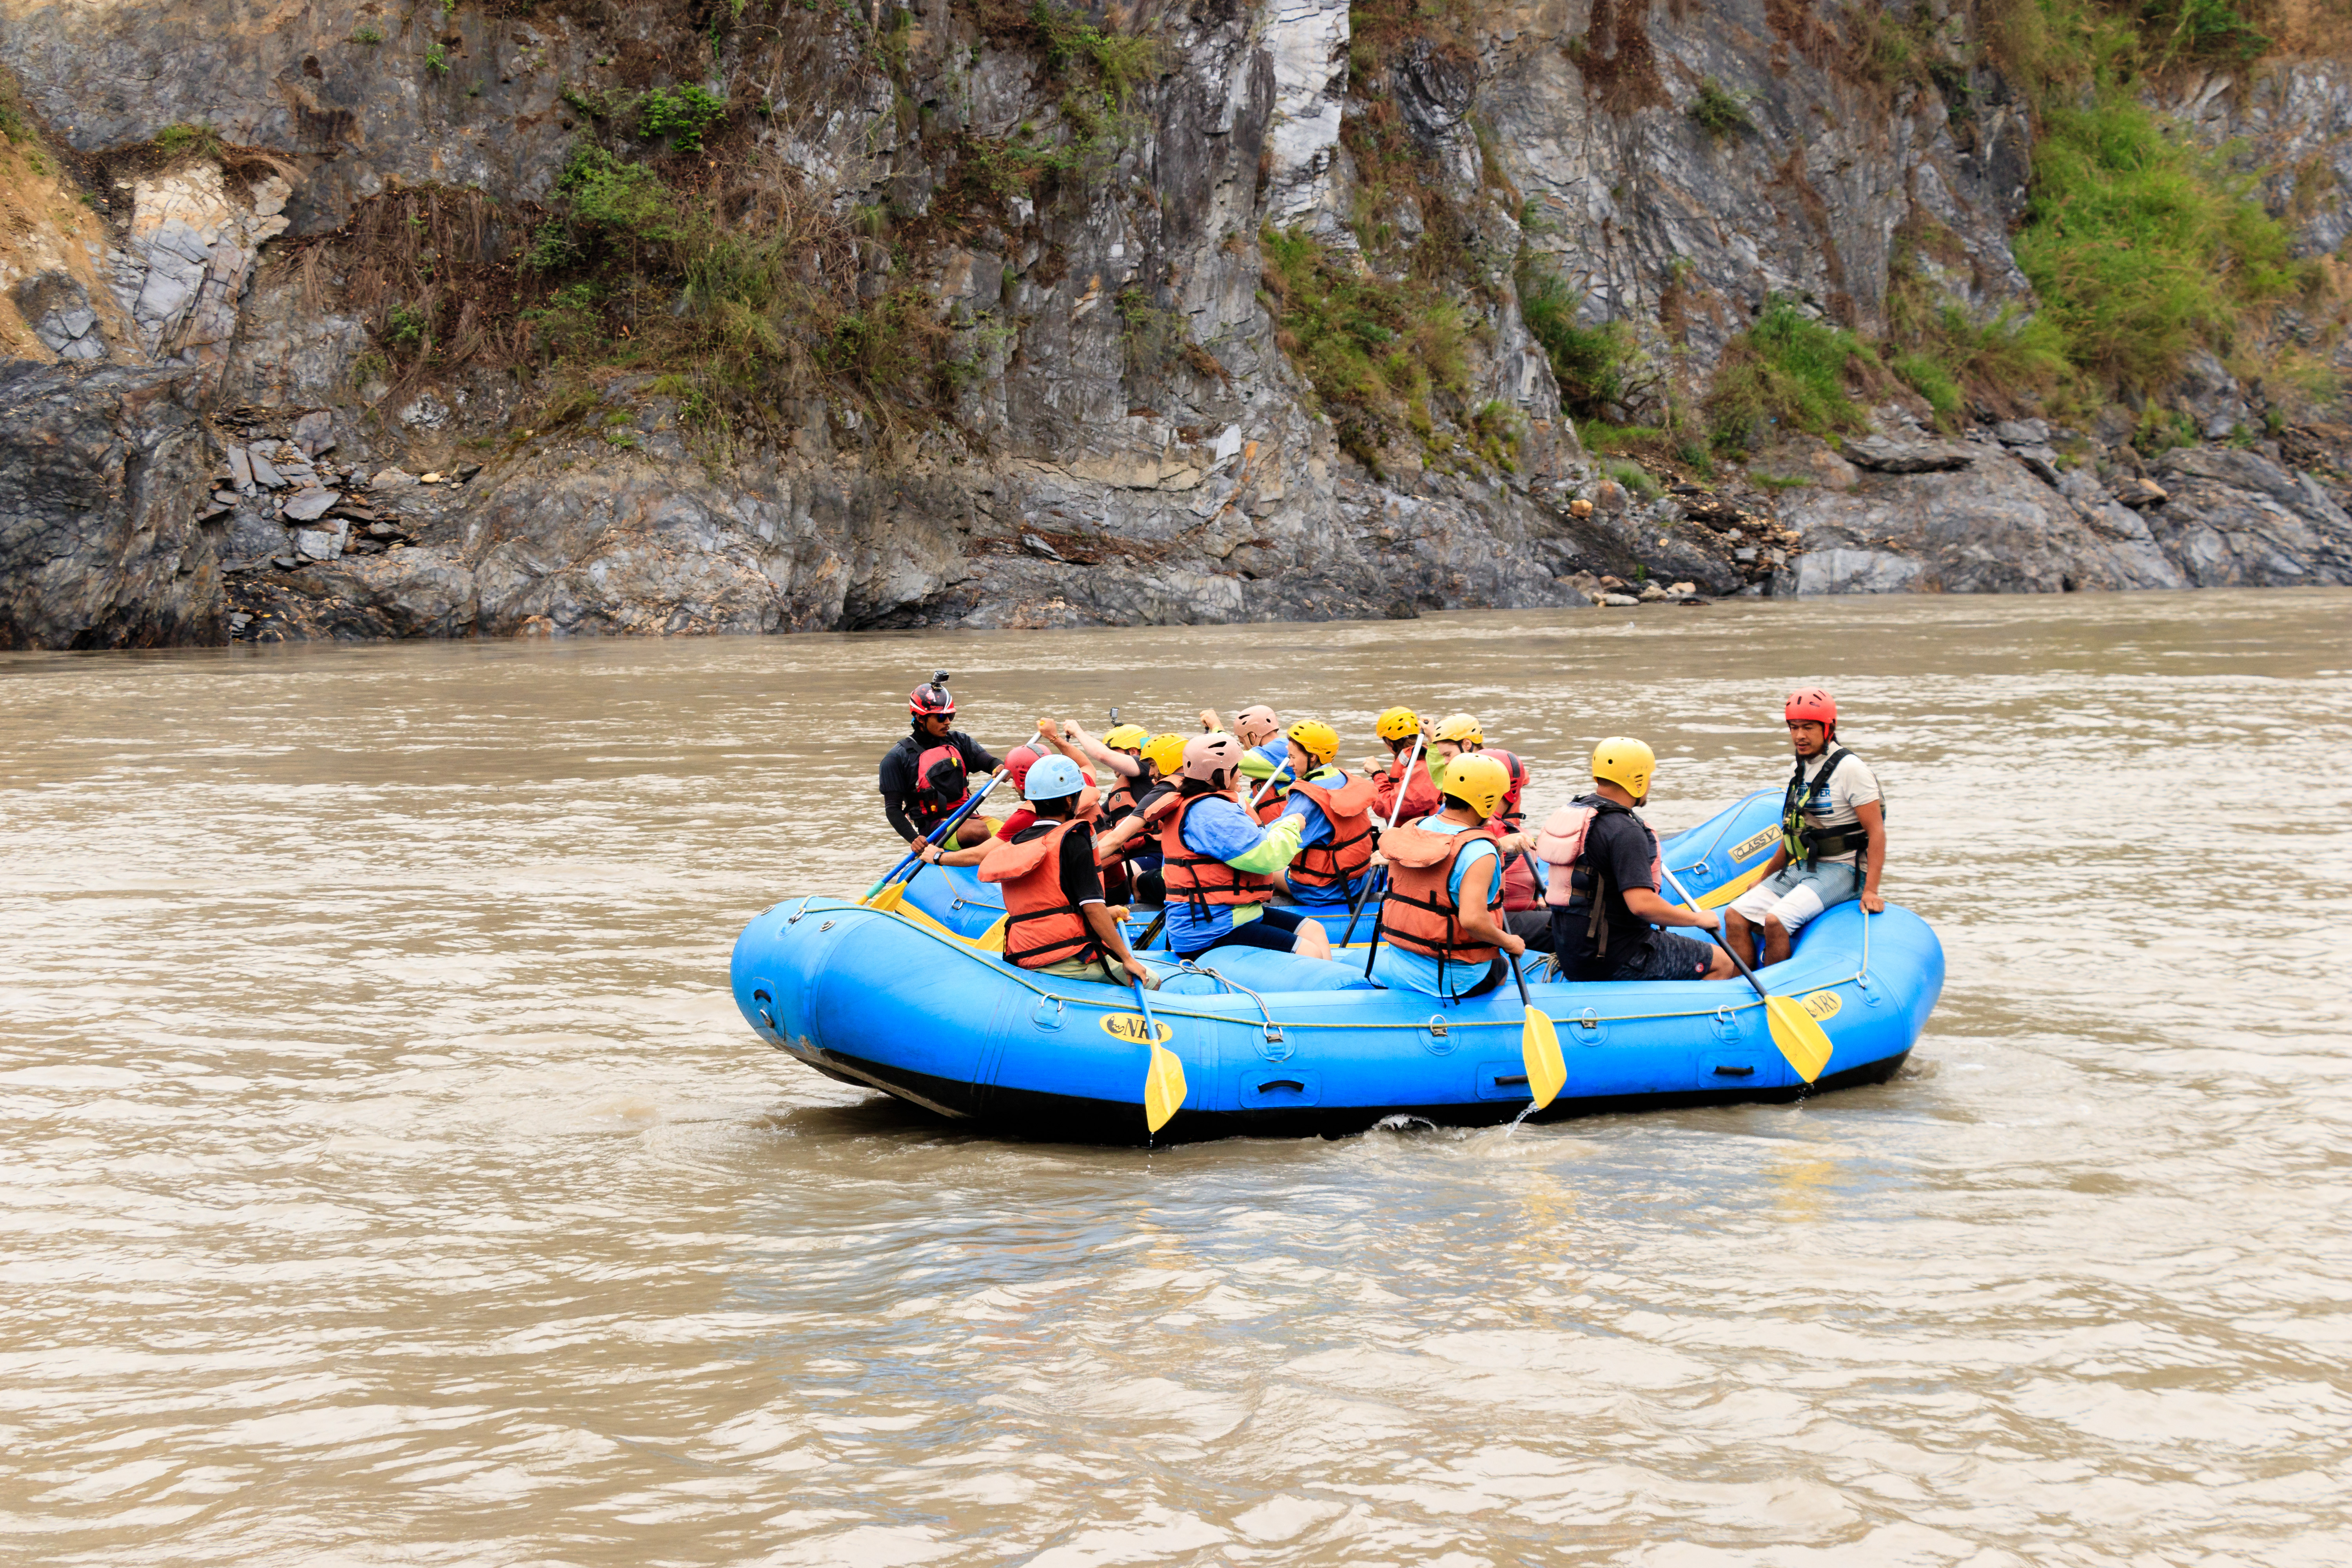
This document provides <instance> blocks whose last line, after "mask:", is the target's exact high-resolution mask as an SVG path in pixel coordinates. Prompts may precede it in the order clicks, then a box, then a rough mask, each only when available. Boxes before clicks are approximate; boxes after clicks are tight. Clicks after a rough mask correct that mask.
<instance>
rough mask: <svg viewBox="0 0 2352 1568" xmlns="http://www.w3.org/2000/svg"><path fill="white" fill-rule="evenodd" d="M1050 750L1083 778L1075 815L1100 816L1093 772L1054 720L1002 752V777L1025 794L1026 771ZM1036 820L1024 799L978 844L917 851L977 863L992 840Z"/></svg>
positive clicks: (1016, 833)
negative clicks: (1074, 768) (1018, 743)
mask: <svg viewBox="0 0 2352 1568" xmlns="http://www.w3.org/2000/svg"><path fill="white" fill-rule="evenodd" d="M1053 752H1059V753H1060V754H1061V757H1062V759H1063V760H1064V761H1066V762H1068V763H1070V764H1071V766H1073V767H1076V769H1077V770H1078V776H1079V778H1080V779H1082V780H1083V781H1084V783H1083V784H1082V786H1081V787H1082V788H1083V789H1084V791H1085V792H1086V793H1085V794H1084V795H1082V796H1081V797H1080V799H1079V801H1078V814H1079V815H1080V816H1084V817H1085V818H1086V819H1087V821H1088V822H1092V821H1094V820H1095V818H1096V817H1097V816H1098V815H1099V813H1100V810H1101V805H1102V797H1101V796H1100V795H1097V794H1096V793H1095V792H1094V791H1095V775H1094V773H1093V771H1092V770H1091V769H1089V768H1087V766H1086V765H1085V763H1083V762H1082V761H1081V760H1080V758H1079V754H1078V752H1077V751H1076V748H1074V747H1073V746H1071V745H1070V743H1069V742H1067V741H1065V740H1064V739H1063V738H1062V732H1061V729H1060V727H1059V726H1058V725H1056V724H1055V721H1053V720H1051V719H1040V720H1038V721H1037V734H1036V738H1035V739H1034V740H1029V741H1024V742H1022V743H1021V744H1020V745H1017V746H1015V747H1013V749H1012V750H1011V751H1009V752H1005V753H1004V773H1005V776H1006V777H1007V778H1009V779H1011V780H1012V781H1013V788H1014V789H1016V790H1019V791H1021V792H1023V793H1024V795H1025V794H1026V793H1027V792H1028V788H1029V771H1030V770H1031V769H1032V768H1034V767H1035V766H1036V765H1037V764H1038V763H1039V762H1041V761H1045V760H1047V759H1048V757H1049V756H1050V754H1051V753H1053ZM1036 820H1037V814H1036V813H1035V812H1034V811H1032V810H1030V809H1029V807H1028V805H1027V804H1026V803H1025V802H1024V804H1023V805H1018V806H1016V807H1014V808H1013V812H1012V813H1011V814H1010V815H1009V816H1006V817H1005V819H1004V820H1003V822H1001V823H999V824H997V825H996V831H995V832H994V833H993V834H992V836H991V837H988V838H983V839H982V840H980V841H979V842H978V843H977V844H974V843H972V842H971V841H970V840H969V839H966V840H963V841H962V845H961V847H959V848H955V849H948V850H942V849H940V848H939V847H936V846H932V845H925V846H923V847H921V848H920V849H919V850H917V851H916V853H918V854H919V855H920V856H922V858H924V859H925V860H928V861H930V862H932V863H934V864H937V865H941V866H977V865H979V864H980V863H981V861H982V860H983V859H985V858H987V856H988V852H989V849H990V847H992V842H993V841H995V840H1003V841H1004V842H1007V843H1010V842H1011V841H1012V840H1013V839H1014V838H1017V837H1020V836H1021V835H1022V834H1024V833H1026V832H1027V831H1028V830H1029V829H1030V827H1031V826H1034V824H1035V822H1036Z"/></svg>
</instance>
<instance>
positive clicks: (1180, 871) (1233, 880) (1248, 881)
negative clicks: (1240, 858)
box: [1160, 795, 1274, 907]
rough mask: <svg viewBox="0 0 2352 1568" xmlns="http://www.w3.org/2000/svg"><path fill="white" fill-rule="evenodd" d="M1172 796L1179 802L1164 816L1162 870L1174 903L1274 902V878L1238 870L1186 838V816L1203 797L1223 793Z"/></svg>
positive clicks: (1213, 796)
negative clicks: (1198, 848)
mask: <svg viewBox="0 0 2352 1568" xmlns="http://www.w3.org/2000/svg"><path fill="white" fill-rule="evenodd" d="M1169 798H1170V799H1171V800H1174V801H1176V802H1177V805H1176V806H1175V808H1174V809H1173V810H1171V811H1169V812H1168V813H1167V814H1166V815H1165V816H1161V817H1160V856H1161V859H1160V876H1161V877H1163V878H1165V879H1167V883H1168V901H1169V902H1170V903H1171V904H1172V903H1174V902H1176V901H1177V900H1180V899H1181V900H1183V901H1184V902H1186V903H1189V904H1192V905H1194V906H1195V907H1198V906H1201V905H1204V904H1265V903H1271V902H1273V900H1274V879H1273V878H1271V877H1261V876H1259V875H1258V874H1257V873H1256V872H1255V871H1236V870H1234V868H1232V867H1231V866H1228V865H1226V864H1225V863H1224V862H1223V860H1220V859H1218V858H1215V857H1214V856H1211V855H1203V854H1202V853H1201V852H1200V851H1199V850H1197V849H1194V848H1193V847H1192V846H1191V845H1189V844H1186V843H1185V842H1184V818H1185V817H1187V816H1190V815H1192V808H1193V807H1194V806H1196V805H1200V804H1201V803H1202V801H1204V800H1214V799H1218V798H1220V797H1218V796H1215V795H1191V796H1184V797H1180V796H1176V795H1171V796H1169ZM1228 798H1229V797H1228Z"/></svg>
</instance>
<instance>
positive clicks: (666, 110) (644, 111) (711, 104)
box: [637, 82, 727, 153]
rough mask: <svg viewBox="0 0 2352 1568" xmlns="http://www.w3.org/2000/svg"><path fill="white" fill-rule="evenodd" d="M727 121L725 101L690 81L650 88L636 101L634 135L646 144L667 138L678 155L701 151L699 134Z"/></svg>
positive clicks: (700, 136) (700, 135)
mask: <svg viewBox="0 0 2352 1568" xmlns="http://www.w3.org/2000/svg"><path fill="white" fill-rule="evenodd" d="M726 118H727V100H725V99H723V98H721V97H719V95H718V94H717V93H714V92H709V91H706V90H705V89H702V88H700V87H698V86H696V85H695V84H694V83H692V82H687V83H684V84H683V85H681V86H678V87H673V88H660V87H657V88H656V89H653V90H652V91H651V92H648V93H647V94H646V95H645V97H643V98H641V99H639V100H637V135H638V137H639V138H640V139H641V140H643V141H646V142H658V141H661V140H662V139H664V138H667V139H668V142H669V144H670V146H671V147H672V148H674V149H676V150H677V151H678V152H680V153H698V152H700V151H701V150H702V134H703V132H706V131H708V130H709V129H710V127H711V126H712V125H713V124H715V123H716V122H718V121H721V120H724V119H726Z"/></svg>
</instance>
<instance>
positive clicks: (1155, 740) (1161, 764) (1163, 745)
mask: <svg viewBox="0 0 2352 1568" xmlns="http://www.w3.org/2000/svg"><path fill="white" fill-rule="evenodd" d="M1184 739H1185V738H1184V737H1183V736H1181V735H1154V736H1152V737H1151V739H1150V740H1149V741H1146V742H1144V743H1143V746H1142V748H1141V750H1142V752H1143V760H1144V761H1145V762H1147V763H1150V764H1151V765H1152V766H1153V767H1154V768H1156V769H1158V770H1159V773H1160V777H1161V778H1163V779H1172V778H1174V777H1175V776H1176V775H1177V773H1180V772H1181V771H1182V769H1183V766H1184Z"/></svg>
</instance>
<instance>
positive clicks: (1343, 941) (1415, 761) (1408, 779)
mask: <svg viewBox="0 0 2352 1568" xmlns="http://www.w3.org/2000/svg"><path fill="white" fill-rule="evenodd" d="M1421 740H1422V738H1421V737H1420V736H1419V735H1415V736H1414V737H1413V738H1412V755H1411V756H1409V757H1407V758H1406V759H1405V763H1404V771H1403V772H1402V773H1399V774H1398V775H1397V792H1396V798H1395V799H1394V800H1392V801H1391V802H1389V819H1388V820H1387V821H1386V822H1383V823H1382V824H1381V832H1382V833H1386V832H1387V831H1388V830H1389V829H1391V827H1394V826H1396V824H1397V814H1398V813H1399V812H1401V811H1402V810H1403V809H1404V792H1405V790H1406V788H1407V787H1408V786H1409V785H1410V784H1412V770H1413V769H1414V768H1415V767H1417V766H1419V765H1420V763H1421ZM1387 880H1388V868H1387V867H1385V866H1383V867H1381V868H1380V869H1379V870H1377V871H1375V872H1373V873H1372V874H1371V875H1370V876H1369V877H1367V878H1365V879H1364V885H1363V888H1362V889H1361V890H1360V891H1359V892H1358V893H1357V894H1356V901H1355V903H1354V904H1352V905H1350V906H1349V910H1348V930H1347V931H1346V933H1345V934H1343V935H1342V936H1341V937H1340V938H1339V945H1340V946H1341V947H1345V946H1347V945H1348V943H1349V942H1352V941H1354V940H1355V936H1356V917H1357V916H1359V915H1360V914H1362V913H1363V912H1364V901H1365V900H1367V899H1369V898H1370V897H1371V893H1372V887H1373V884H1375V883H1385V882H1386V881H1387ZM1380 929H1381V921H1380V917H1379V916H1378V915H1374V916H1373V917H1372V942H1373V945H1375V946H1378V945H1379V943H1380ZM1364 973H1367V974H1370V973H1371V971H1370V969H1367V970H1365V971H1364Z"/></svg>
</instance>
